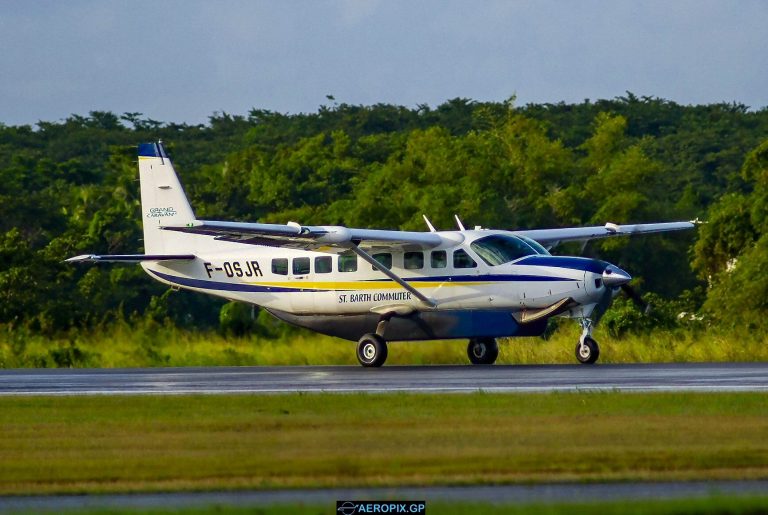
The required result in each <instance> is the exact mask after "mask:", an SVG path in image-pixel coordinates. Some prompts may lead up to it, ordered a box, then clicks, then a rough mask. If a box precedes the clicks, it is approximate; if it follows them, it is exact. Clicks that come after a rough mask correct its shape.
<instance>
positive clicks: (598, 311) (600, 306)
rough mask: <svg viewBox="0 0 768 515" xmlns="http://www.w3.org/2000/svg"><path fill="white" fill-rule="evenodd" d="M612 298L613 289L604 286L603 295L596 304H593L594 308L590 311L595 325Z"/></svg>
mask: <svg viewBox="0 0 768 515" xmlns="http://www.w3.org/2000/svg"><path fill="white" fill-rule="evenodd" d="M612 300H613V291H612V290H611V288H605V292H604V293H603V296H602V297H601V298H600V302H598V303H597V306H595V309H594V310H593V311H592V323H593V324H595V325H597V323H598V322H600V319H601V318H603V315H604V314H605V312H606V311H607V310H608V308H609V307H610V306H611V301H612Z"/></svg>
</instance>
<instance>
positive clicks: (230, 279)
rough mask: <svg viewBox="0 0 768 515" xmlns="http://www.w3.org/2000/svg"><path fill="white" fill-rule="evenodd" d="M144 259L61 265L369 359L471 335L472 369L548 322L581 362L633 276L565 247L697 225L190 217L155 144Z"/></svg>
mask: <svg viewBox="0 0 768 515" xmlns="http://www.w3.org/2000/svg"><path fill="white" fill-rule="evenodd" d="M138 151H139V152H138V157H139V180H140V188H141V209H142V216H143V219H142V220H143V231H144V251H145V253H144V254H130V255H98V254H88V255H81V256H76V257H72V258H69V259H68V260H67V261H68V262H73V263H82V262H97V263H100V262H121V263H140V264H141V266H142V267H143V269H144V270H145V271H146V272H147V274H149V275H150V276H151V277H152V278H154V279H156V280H158V281H160V282H162V283H165V284H167V285H169V286H171V287H172V288H176V289H179V288H183V289H187V290H191V291H196V292H201V293H207V294H210V295H215V296H218V297H223V298H225V299H229V300H233V301H240V302H245V303H250V304H255V305H258V306H261V307H262V308H264V309H266V310H267V311H268V312H269V313H271V314H272V315H274V316H275V317H277V318H278V319H280V320H283V321H285V322H288V323H290V324H294V325H297V326H300V327H304V328H308V329H311V330H313V331H316V332H319V333H323V334H327V335H331V336H336V337H339V338H343V339H347V340H351V341H357V359H358V361H359V362H360V364H361V365H362V366H364V367H380V366H382V365H383V364H384V362H385V361H386V359H387V354H388V347H387V342H388V341H390V342H393V341H415V340H436V339H439V340H447V339H469V344H468V346H467V355H468V357H469V360H470V362H471V363H473V364H476V365H490V364H493V363H494V362H495V361H496V359H497V357H498V354H499V348H498V343H497V338H501V337H520V336H539V335H541V334H542V333H543V332H544V330H545V329H546V327H547V323H548V321H549V319H551V318H552V317H566V318H575V319H577V320H578V321H579V323H580V324H581V328H582V332H581V336H580V337H579V339H578V342H577V344H576V358H577V359H578V361H579V362H581V363H584V364H592V363H595V361H597V359H598V356H599V353H600V348H599V346H598V343H597V342H596V341H595V339H594V338H593V337H592V332H593V328H594V325H595V324H594V323H595V322H596V321H597V320H598V319H599V317H600V316H601V315H602V313H603V312H604V311H605V310H606V309H607V308H608V306H609V305H610V303H611V300H612V298H613V297H614V296H615V295H616V294H617V293H618V292H619V290H620V289H621V288H625V289H628V283H629V281H630V280H631V276H630V275H629V274H628V273H627V272H625V271H624V270H622V269H621V268H619V267H618V266H615V265H613V264H610V263H607V262H605V261H600V260H597V259H589V258H585V257H566V256H553V255H551V254H550V252H549V250H548V249H551V248H552V247H554V246H556V245H558V244H559V243H563V242H573V241H580V242H586V241H589V240H593V239H598V238H609V237H617V236H626V235H635V234H647V233H660V232H666V231H678V230H684V229H691V228H693V227H694V225H695V224H694V222H667V223H649V224H636V225H617V224H614V223H606V224H605V226H595V227H574V228H560V229H537V230H517V231H507V230H489V229H483V228H480V227H475V228H474V229H466V228H465V227H464V225H463V224H462V222H461V220H460V219H459V217H458V216H456V217H455V218H456V222H457V226H458V230H453V231H438V230H436V229H435V228H434V226H433V225H432V224H431V223H430V221H429V220H428V219H427V217H426V216H424V220H425V222H426V225H427V228H428V229H429V231H424V232H417V231H397V230H379V229H359V228H348V227H343V226H312V225H301V224H298V223H296V222H288V223H286V224H266V223H248V222H226V221H209V220H198V219H197V218H196V217H195V214H194V212H193V211H192V207H191V206H190V204H189V201H188V200H187V197H186V195H185V193H184V190H183V189H182V186H181V183H180V182H179V178H178V176H177V174H176V171H175V170H174V167H173V164H172V163H171V160H170V159H169V157H168V154H167V153H166V150H165V148H164V146H163V144H162V142H157V143H142V144H140V145H139V147H138Z"/></svg>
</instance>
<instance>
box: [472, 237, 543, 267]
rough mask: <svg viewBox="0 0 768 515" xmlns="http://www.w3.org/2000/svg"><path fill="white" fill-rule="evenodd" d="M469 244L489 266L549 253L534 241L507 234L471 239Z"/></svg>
mask: <svg viewBox="0 0 768 515" xmlns="http://www.w3.org/2000/svg"><path fill="white" fill-rule="evenodd" d="M469 246H470V247H471V248H472V250H474V251H475V252H476V253H477V255H478V256H480V258H481V259H482V260H483V261H485V262H486V263H487V264H489V265H490V266H497V265H503V264H504V263H509V262H510V261H514V260H516V259H520V258H521V257H525V256H535V255H537V254H544V255H549V252H547V251H546V249H544V247H542V246H541V245H539V244H538V243H536V242H535V241H533V240H530V239H529V238H523V237H519V236H512V235H509V234H492V235H490V236H486V237H484V238H480V239H477V240H475V241H473V242H472V243H471V244H470V245H469Z"/></svg>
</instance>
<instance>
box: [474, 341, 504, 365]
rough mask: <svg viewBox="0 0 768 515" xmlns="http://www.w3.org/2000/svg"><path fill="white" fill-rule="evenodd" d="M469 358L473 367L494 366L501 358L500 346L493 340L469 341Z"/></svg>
mask: <svg viewBox="0 0 768 515" xmlns="http://www.w3.org/2000/svg"><path fill="white" fill-rule="evenodd" d="M467 356H469V361H471V362H472V364H473V365H493V363H494V362H495V361H496V358H498V357H499V346H498V344H497V343H496V340H495V339H493V338H479V339H477V340H469V345H467Z"/></svg>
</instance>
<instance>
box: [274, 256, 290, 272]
mask: <svg viewBox="0 0 768 515" xmlns="http://www.w3.org/2000/svg"><path fill="white" fill-rule="evenodd" d="M272 273H273V274H278V275H288V260H287V259H286V258H274V259H273V260H272Z"/></svg>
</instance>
